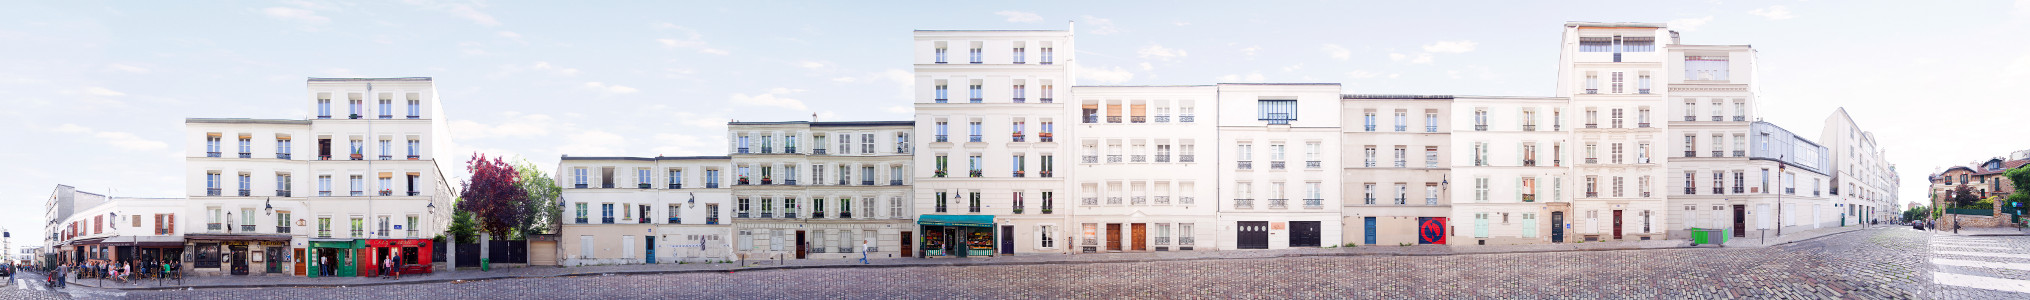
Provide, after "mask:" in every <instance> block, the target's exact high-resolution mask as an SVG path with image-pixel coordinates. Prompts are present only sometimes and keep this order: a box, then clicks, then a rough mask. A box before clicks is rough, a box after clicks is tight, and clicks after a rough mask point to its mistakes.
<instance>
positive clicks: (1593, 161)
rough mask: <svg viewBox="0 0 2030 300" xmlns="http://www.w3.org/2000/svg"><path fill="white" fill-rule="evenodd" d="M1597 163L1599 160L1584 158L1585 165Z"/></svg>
mask: <svg viewBox="0 0 2030 300" xmlns="http://www.w3.org/2000/svg"><path fill="white" fill-rule="evenodd" d="M1597 163H1600V159H1599V158H1594V157H1587V158H1586V164H1589V165H1590V164H1597Z"/></svg>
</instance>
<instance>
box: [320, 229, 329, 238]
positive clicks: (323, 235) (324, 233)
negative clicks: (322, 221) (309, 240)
mask: <svg viewBox="0 0 2030 300" xmlns="http://www.w3.org/2000/svg"><path fill="white" fill-rule="evenodd" d="M317 237H319V238H331V230H330V229H319V230H317Z"/></svg>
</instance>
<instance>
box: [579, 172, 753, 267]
mask: <svg viewBox="0 0 2030 300" xmlns="http://www.w3.org/2000/svg"><path fill="white" fill-rule="evenodd" d="M731 161H732V160H731V159H730V158H729V157H726V156H683V157H670V156H659V157H572V156H564V157H563V158H562V160H561V161H560V162H559V163H558V166H557V173H556V174H557V175H556V176H557V182H559V183H560V185H562V186H563V187H564V191H563V193H562V195H561V198H562V200H561V201H560V202H561V204H562V205H564V219H563V220H560V221H561V222H562V223H563V224H561V226H560V227H561V230H560V231H559V233H558V239H559V241H558V243H557V248H559V249H557V250H558V251H557V252H558V253H559V255H558V256H557V257H558V264H560V265H565V266H584V265H625V264H657V263H679V262H700V261H708V260H709V261H720V260H732V259H735V257H734V255H733V253H734V249H733V247H734V245H733V244H732V242H733V240H732V239H733V236H732V225H731V224H732V219H731V217H732V216H733V215H732V210H733V206H732V204H733V203H732V196H733V189H732V187H733V185H732V180H733V179H734V177H733V175H732V174H731V173H730V171H729V169H728V167H729V166H731Z"/></svg>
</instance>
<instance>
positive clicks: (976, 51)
mask: <svg viewBox="0 0 2030 300" xmlns="http://www.w3.org/2000/svg"><path fill="white" fill-rule="evenodd" d="M978 44H979V43H974V45H973V49H971V51H970V53H972V55H971V57H972V60H970V61H971V62H972V63H975V64H977V63H980V46H979V45H978Z"/></svg>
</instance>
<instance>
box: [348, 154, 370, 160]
mask: <svg viewBox="0 0 2030 300" xmlns="http://www.w3.org/2000/svg"><path fill="white" fill-rule="evenodd" d="M350 158H351V159H352V160H366V159H365V156H364V155H359V154H353V155H351V157H350Z"/></svg>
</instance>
